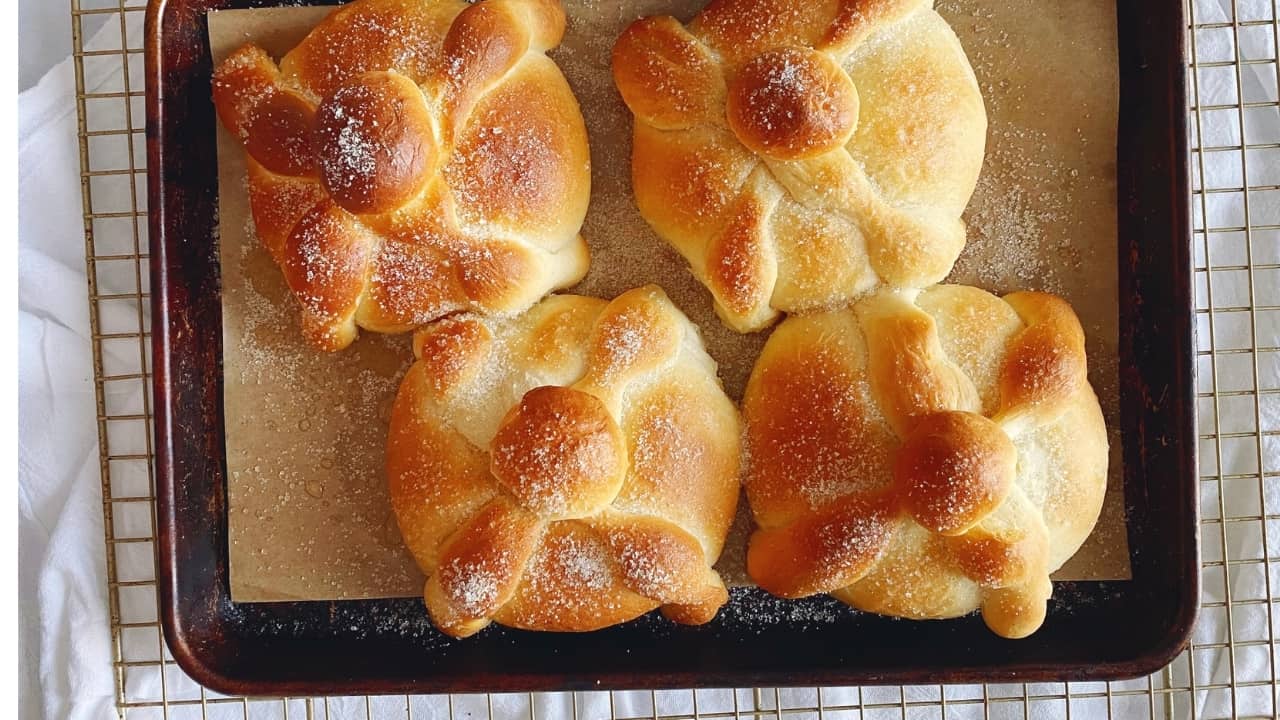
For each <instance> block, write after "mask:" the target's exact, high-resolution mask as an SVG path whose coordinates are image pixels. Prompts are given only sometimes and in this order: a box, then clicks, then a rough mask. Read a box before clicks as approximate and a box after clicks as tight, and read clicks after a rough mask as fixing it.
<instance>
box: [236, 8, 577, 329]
mask: <svg viewBox="0 0 1280 720" xmlns="http://www.w3.org/2000/svg"><path fill="white" fill-rule="evenodd" d="M563 34H564V12H563V10H562V9H561V7H560V4H559V2H558V0H483V1H482V2H478V3H476V4H474V5H467V4H465V3H463V2H460V1H459V0H356V2H353V3H351V4H349V5H346V6H344V7H342V8H340V9H338V10H336V11H334V12H333V13H332V14H331V15H329V16H328V17H327V18H325V19H324V20H323V21H322V22H321V23H320V24H319V25H317V26H316V28H315V29H314V30H312V32H311V33H310V34H309V35H308V36H307V37H306V38H305V39H304V40H303V41H302V42H301V43H300V44H299V45H298V46H297V47H296V48H294V49H293V50H291V51H290V52H289V53H288V54H287V55H285V56H284V58H283V59H282V60H281V61H280V64H279V65H278V66H277V64H276V63H275V61H274V60H272V58H271V57H270V56H268V55H267V54H266V52H264V51H263V50H262V49H261V48H258V47H256V46H253V45H246V46H244V47H242V48H240V49H239V50H237V51H236V52H235V53H233V54H232V55H231V56H230V57H228V58H227V59H226V60H224V61H223V62H222V63H221V64H220V65H219V66H218V67H217V69H216V70H215V71H214V82H213V99H214V105H215V106H216V108H217V111H218V116H219V118H220V119H221V120H222V123H223V125H224V126H226V128H227V129H228V130H229V131H231V133H232V134H233V135H235V136H236V138H237V139H238V140H239V141H240V142H241V143H243V145H244V147H245V150H246V152H247V154H248V168H249V170H248V184H249V200H250V207H251V210H252V213H253V218H254V225H255V227H256V229H257V233H258V236H259V238H260V239H261V240H262V243H263V245H264V246H265V247H266V248H267V250H268V251H269V252H270V253H271V256H272V257H273V258H274V259H275V261H276V262H277V264H279V265H280V266H281V268H282V269H283V271H284V276H285V280H286V282H287V283H288V285H289V288H290V289H291V290H292V291H293V294H294V296H295V297H296V298H297V299H298V300H299V302H300V303H301V305H302V315H303V322H302V325H303V331H304V333H305V334H306V336H307V338H308V339H309V340H310V341H311V342H312V343H313V344H315V345H316V346H318V347H320V348H322V349H325V350H338V349H341V348H343V347H346V346H347V345H349V344H350V343H351V342H352V341H353V340H354V339H355V337H356V334H357V328H365V329H368V330H374V331H377V332H403V331H406V330H410V329H412V328H415V327H417V326H420V325H422V324H424V323H426V322H430V321H432V320H435V319H438V318H440V317H443V316H445V315H447V314H450V313H453V312H457V311H460V310H467V311H472V312H481V313H489V314H511V313H516V312H520V311H523V310H525V309H526V308H528V307H529V306H531V305H532V304H533V303H534V302H536V301H537V300H538V298H540V297H542V296H543V295H545V294H546V293H548V292H550V291H552V290H555V289H557V288H563V287H567V286H569V285H572V284H573V283H575V282H577V281H578V280H580V279H581V278H582V276H583V274H585V273H586V269H587V264H588V257H587V248H586V244H585V243H584V241H583V240H582V238H581V237H579V236H578V230H579V228H580V227H581V226H582V220H583V218H584V217H585V215H586V209H587V198H588V194H589V192H590V167H589V156H588V152H587V139H586V128H585V126H584V124H583V120H582V115H581V112H580V110H579V108H578V104H577V101H576V100H575V99H574V97H573V94H572V92H571V91H570V90H569V86H568V84H567V83H566V82H565V80H564V77H563V76H562V75H561V74H560V71H559V70H558V69H557V68H556V66H555V63H553V62H552V61H551V60H550V59H548V58H547V57H546V55H545V54H544V53H545V51H546V50H548V49H550V48H552V47H554V46H555V45H556V44H557V43H559V42H560V38H561V36H562V35H563Z"/></svg>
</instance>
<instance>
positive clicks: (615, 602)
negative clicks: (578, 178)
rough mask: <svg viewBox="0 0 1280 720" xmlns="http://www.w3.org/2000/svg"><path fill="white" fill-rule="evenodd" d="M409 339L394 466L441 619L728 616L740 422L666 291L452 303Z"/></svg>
mask: <svg viewBox="0 0 1280 720" xmlns="http://www.w3.org/2000/svg"><path fill="white" fill-rule="evenodd" d="M414 352H415V354H416V355H417V358H418V360H417V362H416V363H414V364H413V366H412V367H411V368H410V369H409V371H408V374H407V375H406V376H405V378H404V381H403V383H402V384H401V386H400V392H399V394H398V396H397V397H396V402H395V405H394V407H393V409H392V415H391V429H390V435H389V439H388V442H387V473H388V476H389V480H390V493H391V504H392V507H393V509H394V511H395V515H396V518H397V521H398V522H399V525H400V530H401V533H402V535H403V536H404V540H405V543H406V545H407V546H408V548H409V550H410V551H411V552H412V553H413V556H414V558H415V559H416V560H417V562H418V564H419V565H420V566H421V567H422V570H423V572H424V573H425V574H426V575H427V578H428V579H427V583H426V588H425V591H424V595H425V598H426V605H427V610H428V612H429V613H430V615H431V618H432V621H433V622H435V624H436V625H437V626H438V627H439V628H440V629H441V630H442V631H444V632H446V633H448V634H450V635H454V636H457V637H463V636H467V635H471V634H473V633H475V632H477V631H478V630H480V629H481V628H483V627H484V626H486V625H487V624H489V623H490V622H491V621H496V622H498V623H501V624H503V625H508V626H512V627H518V628H525V629H531V630H556V631H582V630H593V629H596V628H601V627H605V626H608V625H613V624H616V623H620V622H623V621H626V620H630V619H632V618H634V617H637V616H639V615H641V614H643V613H646V612H648V611H650V610H653V609H654V608H657V607H662V609H663V612H664V613H665V614H666V615H667V616H668V617H669V618H671V619H672V620H675V621H677V622H681V623H693V624H697V623H704V622H707V621H709V620H710V619H711V618H712V617H714V616H715V614H716V612H717V611H718V610H719V608H720V606H721V605H723V604H724V602H725V601H726V600H727V599H728V595H727V591H726V589H725V586H724V583H723V582H722V580H721V579H720V577H719V575H718V574H717V573H716V572H715V570H713V569H712V564H713V563H714V562H715V560H716V558H717V557H718V556H719V554H720V551H721V549H722V547H723V545H724V542H725V537H726V535H727V534H728V531H729V525H730V523H731V522H732V519H733V515H734V509H735V507H736V505H737V498H738V488H739V466H740V444H741V443H740V437H739V436H740V423H739V419H738V414H737V410H736V409H735V408H734V406H733V403H732V402H730V400H729V399H728V398H727V397H726V396H725V394H724V391H723V390H722V389H721V387H720V383H719V380H718V379H717V378H716V366H715V363H714V361H712V360H711V358H710V356H708V355H707V353H706V352H705V351H704V350H703V348H702V344H701V340H700V337H699V335H698V331H697V328H696V327H694V325H693V324H692V323H690V322H689V320H688V319H686V318H685V317H684V315H683V314H682V313H681V312H680V311H679V310H677V309H676V307H675V306H674V305H672V304H671V301H670V300H668V299H667V297H666V295H665V294H664V293H663V292H662V290H660V289H658V288H657V287H653V286H649V287H644V288H639V289H636V290H631V291H629V292H627V293H624V294H623V295H621V296H619V297H618V298H617V299H615V300H613V301H612V302H606V301H604V300H598V299H596V298H589V297H582V296H574V295H553V296H551V297H548V298H546V299H544V300H543V301H542V302H540V303H538V304H537V305H535V306H534V307H533V308H532V309H530V310H529V311H528V312H527V313H524V314H522V315H520V316H518V317H516V318H510V319H502V318H493V317H484V316H480V315H474V314H463V315H458V316H454V317H451V318H447V319H444V320H440V321H438V322H436V323H433V324H430V325H427V326H425V327H424V328H422V329H421V330H419V331H418V333H417V334H416V335H415V337H414Z"/></svg>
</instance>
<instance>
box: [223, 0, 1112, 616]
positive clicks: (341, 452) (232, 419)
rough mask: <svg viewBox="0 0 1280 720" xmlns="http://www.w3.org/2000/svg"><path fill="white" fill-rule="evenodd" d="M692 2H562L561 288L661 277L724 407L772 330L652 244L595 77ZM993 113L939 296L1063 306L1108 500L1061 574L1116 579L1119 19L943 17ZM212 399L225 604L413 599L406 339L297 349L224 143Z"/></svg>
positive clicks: (609, 92)
mask: <svg viewBox="0 0 1280 720" xmlns="http://www.w3.org/2000/svg"><path fill="white" fill-rule="evenodd" d="M702 4H703V0H692V1H690V0H665V1H664V0H632V1H624V0H618V1H616V2H608V1H607V0H566V1H565V6H566V10H567V12H568V15H569V29H568V32H567V35H566V37H565V41H564V43H563V44H562V46H561V47H560V48H558V49H557V50H555V51H554V52H553V53H552V55H553V57H554V58H555V59H556V60H557V62H559V63H560V66H561V68H562V69H563V70H564V72H565V75H566V76H567V77H568V79H569V82H570V84H571V85H572V86H573V89H574V91H575V92H576V93H577V95H578V99H579V101H580V103H581V104H582V109H583V113H584V115H585V117H586V121H587V128H588V130H589V132H590V141H591V157H592V165H593V167H592V199H591V207H590V211H589V213H588V215H587V220H586V224H585V226H584V228H583V235H584V236H585V237H586V238H587V240H588V242H589V243H590V246H591V252H592V267H591V271H590V273H589V274H588V276H587V278H586V279H585V280H584V281H583V282H582V284H581V285H579V286H578V287H576V288H574V289H573V291H574V292H579V293H584V294H590V295H598V296H602V297H612V296H614V295H616V294H618V293H620V292H622V291H624V290H627V289H629V288H632V287H635V286H637V285H640V284H643V283H648V282H656V283H658V284H660V285H661V286H662V287H663V288H665V289H666V291H667V293H668V294H669V295H670V296H671V298H672V300H673V301H675V303H676V304H677V305H678V306H679V307H680V308H682V309H683V310H684V311H685V312H686V313H687V314H688V315H689V316H690V318H692V319H693V320H694V322H696V323H697V324H698V325H699V326H700V327H701V328H702V332H703V336H704V339H705V340H706V343H707V346H708V349H709V350H710V352H711V354H712V355H713V356H714V357H715V358H716V360H717V361H718V362H719V363H720V373H721V377H722V378H723V379H724V382H725V387H726V389H727V390H728V392H729V393H730V395H731V396H732V397H733V398H734V399H735V400H737V399H740V398H741V394H742V389H743V386H744V385H745V383H746V379H747V376H748V374H749V373H750V371H751V364H752V362H753V361H754V359H755V357H756V355H757V354H758V352H759V350H760V348H761V347H762V346H763V344H764V341H765V339H766V338H767V333H758V334H755V335H747V336H743V335H738V334H737V333H734V332H732V331H730V330H728V329H727V328H726V327H724V326H723V325H722V324H721V323H720V322H719V320H718V319H717V318H716V317H715V314H714V312H713V311H712V308H711V303H710V299H709V296H708V293H707V292H706V291H705V290H704V289H703V288H702V287H701V285H699V284H698V283H697V281H695V280H694V279H693V276H692V275H691V274H690V273H689V272H688V270H687V269H686V268H685V264H684V262H683V261H682V260H681V259H680V258H679V257H678V256H677V255H676V254H675V252H674V251H672V250H670V249H668V248H667V246H666V245H665V244H663V243H662V242H661V241H660V240H658V238H657V237H656V236H655V235H654V234H653V233H652V231H650V230H649V228H648V226H647V225H646V224H645V222H644V220H643V219H642V218H641V217H640V215H639V213H638V212H637V211H636V209H635V205H634V202H633V201H632V196H631V189H630V167H629V162H630V132H631V117H630V114H629V113H628V112H627V110H626V108H625V106H623V104H622V101H621V99H620V98H619V97H618V95H617V92H616V91H615V90H614V87H613V81H612V78H611V76H610V73H609V53H610V50H611V48H612V46H613V40H614V38H616V37H617V35H618V33H619V32H620V31H621V30H622V28H623V27H625V26H626V25H627V24H628V23H630V22H631V21H632V20H634V19H635V18H637V17H640V16H643V15H650V14H662V13H666V14H674V15H676V16H678V17H680V18H681V19H688V18H690V17H692V15H693V14H694V13H695V12H696V11H697V9H698V8H699V7H701V5H702ZM938 9H939V11H940V12H941V13H942V14H943V15H944V16H945V17H946V18H947V19H948V20H949V21H950V22H951V24H952V26H953V27H954V28H955V30H956V33H957V34H958V35H959V36H960V39H961V42H962V43H963V44H964V46H965V49H966V51H967V52H968V54H969V58H970V61H971V62H972V63H973V66H974V70H975V72H976V73H977V76H978V80H979V82H980V83H981V85H982V89H983V94H984V97H985V100H986V103H987V112H988V115H989V118H990V129H989V131H988V139H987V158H986V166H985V168H984V173H983V176H982V179H981V180H980V182H979V185H978V190H977V192H976V193H975V196H974V199H973V202H972V203H971V205H970V208H969V211H968V213H967V220H968V222H969V235H970V237H969V246H968V248H967V249H966V250H965V254H964V256H963V257H962V258H961V260H960V262H959V263H958V265H957V267H956V270H955V272H953V273H952V276H951V278H950V281H953V282H961V283H968V284H974V285H978V286H980V287H983V288H985V289H987V290H990V291H992V292H997V293H1004V292H1010V291H1012V290H1017V289H1042V290H1048V291H1051V292H1056V293H1058V294H1061V295H1062V296H1064V297H1065V298H1067V299H1068V300H1069V301H1070V302H1071V303H1072V304H1073V305H1074V306H1075V308H1076V311H1077V312H1078V313H1079V315H1080V318H1081V321H1082V323H1083V324H1084V327H1085V333H1086V335H1087V337H1088V350H1089V360H1090V380H1091V381H1092V382H1093V385H1094V388H1095V389H1096V390H1097V392H1098V395H1099V398H1100V399H1101V402H1102V407H1103V412H1104V415H1105V417H1106V419H1107V424H1108V427H1109V429H1110V435H1111V446H1112V454H1111V476H1110V492H1109V493H1108V497H1107V501H1106V504H1105V507H1104V509H1103V514H1102V518H1101V520H1100V522H1099V524H1098V527H1097V529H1096V530H1095V531H1094V533H1093V535H1092V536H1091V538H1090V539H1089V541H1088V542H1087V543H1086V544H1085V546H1084V547H1083V548H1082V549H1081V551H1080V552H1079V553H1078V554H1077V555H1076V557H1075V558H1073V559H1072V560H1071V561H1070V562H1068V564H1067V565H1066V566H1065V567H1064V568H1063V569H1062V570H1061V571H1060V572H1059V573H1058V574H1057V575H1056V576H1055V577H1057V578H1059V579H1099V580H1101V579H1119V578H1127V577H1129V552H1128V546H1127V539H1126V534H1125V532H1124V511H1123V495H1122V493H1121V479H1120V478H1121V466H1120V462H1121V455H1120V443H1119V433H1118V428H1119V412H1118V381H1117V377H1118V376H1117V361H1116V352H1117V350H1116V348H1117V317H1116V316H1117V305H1116V303H1117V299H1116V281H1117V278H1116V199H1115V195H1116V188H1115V174H1116V170H1115V133H1116V115H1117V105H1118V100H1117V76H1116V74H1117V64H1118V63H1117V55H1116V52H1117V51H1116V37H1115V6H1114V3H1113V2H1108V1H1107V0H1062V1H1060V2H1037V3H1027V2H1023V1H1022V0H996V1H994V2H992V1H990V0H987V1H983V0H944V1H943V2H940V3H939V4H938ZM329 11H330V9H329V8H310V7H287V8H279V9H260V10H234V11H221V12H216V13H210V15H209V36H210V44H211V48H212V53H213V58H214V62H215V63H216V62H218V61H219V60H221V59H222V58H223V57H225V56H226V55H227V54H228V53H230V52H231V51H232V50H234V49H235V48H236V47H238V46H239V45H241V44H243V43H245V42H249V41H253V42H256V43H258V44H259V45H261V46H262V47H264V48H265V49H266V50H267V51H268V52H270V53H272V54H273V55H274V56H276V57H277V58H278V57H279V56H281V55H283V54H284V53H285V52H287V51H288V50H289V49H290V48H291V47H293V45H295V44H296V43H297V42H298V41H299V40H300V39H301V38H302V37H303V36H305V34H306V33H307V31H308V30H309V29H310V28H311V27H312V26H314V25H315V23H316V22H318V21H319V20H320V19H321V18H322V17H324V15H325V14H326V13H328V12H329ZM218 165H219V174H218V180H219V202H220V213H221V216H220V222H221V252H222V293H223V295H222V303H223V340H224V345H223V347H224V362H223V366H224V372H225V385H224V388H225V389H224V403H225V408H226V418H227V421H226V422H227V427H226V439H227V466H228V471H229V478H228V483H229V494H230V498H229V500H230V502H229V508H230V518H229V529H230V554H231V557H230V563H231V593H232V598H233V599H234V600H236V601H241V602H250V601H272V600H299V599H307V600H325V599H335V598H364V597H398V596H410V595H417V594H419V593H420V592H421V590H422V576H421V573H419V571H418V569H417V567H416V566H415V565H414V563H413V561H412V559H411V558H410V557H409V555H408V553H407V552H406V551H405V550H404V549H403V547H402V545H401V542H400V537H399V532H398V530H397V528H396V525H395V521H394V519H393V517H392V515H391V512H390V508H389V506H388V503H387V497H386V490H385V479H384V476H383V459H382V455H383V449H384V442H385V432H386V423H387V418H388V412H389V409H390V405H391V401H392V398H393V397H394V395H395V390H396V387H397V383H398V381H399V377H400V375H401V374H402V373H403V371H404V370H405V368H407V366H408V363H409V362H410V361H411V360H412V352H411V349H410V345H409V336H407V335H405V336H398V337H394V336H393V337H387V336H379V335H376V334H374V333H367V332H366V333H362V335H361V337H360V339H359V340H358V341H357V342H356V343H355V344H354V345H353V346H352V347H351V348H349V349H348V350H346V351H344V352H341V353H337V354H324V353H319V352H316V351H314V350H312V349H310V348H309V347H307V346H306V345H305V344H304V342H303V341H302V337H301V335H300V333H299V331H298V321H297V308H296V306H295V305H294V303H293V301H292V299H291V298H290V297H289V295H288V293H287V291H286V289H285V287H284V283H283V280H282V279H281V278H280V274H279V271H278V270H277V269H276V267H275V266H274V264H273V263H272V262H271V260H270V258H269V257H268V255H267V253H266V252H265V251H264V250H263V249H262V248H261V247H260V246H259V245H258V244H257V241H256V240H255V239H254V236H253V227H252V222H251V220H250V217H249V211H248V203H247V198H246V193H245V181H244V159H243V155H242V150H241V148H240V146H239V144H238V143H236V142H235V140H234V139H233V138H232V137H231V136H230V135H229V134H227V133H226V131H225V130H224V129H222V128H221V127H219V129H218ZM748 525H749V523H748V522H747V521H746V518H745V515H744V514H743V513H741V512H740V514H739V521H738V523H737V524H736V526H735V530H734V533H733V535H732V536H731V538H730V541H729V545H728V547H727V548H726V550H725V554H724V556H723V557H722V558H721V561H720V568H721V570H722V572H723V573H724V574H725V575H726V579H727V580H729V581H730V582H731V583H741V582H742V578H743V574H742V571H741V564H742V554H743V546H744V543H745V535H746V531H747V529H748Z"/></svg>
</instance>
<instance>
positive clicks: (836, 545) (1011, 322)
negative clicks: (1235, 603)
mask: <svg viewBox="0 0 1280 720" xmlns="http://www.w3.org/2000/svg"><path fill="white" fill-rule="evenodd" d="M743 418H744V422H745V424H746V429H747V443H748V449H749V452H748V456H749V458H750V460H749V465H748V468H747V471H746V474H745V478H746V479H745V486H746V491H747V499H748V500H749V502H750V504H751V510H752V513H753V514H754V516H755V519H756V522H757V524H758V525H759V529H758V530H757V531H756V532H755V533H754V534H753V536H752V538H751V540H750V545H749V548H748V553H747V556H748V559H747V572H748V574H749V575H750V576H751V577H752V579H753V580H755V581H756V582H757V583H758V584H759V585H760V586H761V587H763V588H764V589H765V590H768V591H769V592H771V593H774V594H776V595H779V596H782V597H789V598H794V597H804V596H807V595H813V594H816V593H830V594H832V595H834V596H835V597H837V598H839V599H840V600H843V601H844V602H846V603H848V604H850V605H852V606H854V607H856V608H859V609H861V610H866V611H870V612H876V613H882V614H886V615H895V616H900V617H907V618H915V619H932V618H949V617H957V616H960V615H965V614H967V613H970V612H972V611H974V610H977V609H981V610H982V616H983V618H984V620H985V621H986V623H987V625H988V626H989V627H990V628H991V629H992V630H993V631H994V632H996V633H998V634H1000V635H1002V636H1005V637H1011V638H1016V637H1024V636H1026V635H1028V634H1030V633H1032V632H1034V631H1035V630H1036V629H1037V628H1038V627H1039V626H1040V624H1041V623H1042V622H1043V621H1044V617H1045V612H1046V603H1047V601H1048V599H1049V596H1050V593H1051V592H1052V584H1051V583H1050V580H1049V575H1050V573H1052V572H1053V571H1055V570H1057V569H1058V567H1059V566H1061V565H1062V563H1064V562H1065V561H1066V560H1067V559H1068V558H1070V557H1071V556H1072V555H1073V554H1074V553H1075V552H1076V550H1077V549H1078V548H1079V547H1080V545H1081V543H1083V542H1084V540H1085V538H1086V537H1087V536H1088V535H1089V532H1090V531H1091V530H1092V529H1093V526H1094V524H1095V523H1096V522H1097V519H1098V514H1099V512H1100V511H1101V508H1102V499H1103V494H1104V492H1105V490H1106V482H1107V459H1108V458H1107V436H1106V428H1105V426H1104V425H1103V419H1102V412H1101V410H1100V408H1099V406H1098V400H1097V397H1096V396H1095V395H1094V393H1093V390H1092V388H1091V387H1090V386H1089V383H1088V381H1087V379H1086V377H1085V355H1084V335H1083V333H1082V331H1081V328H1080V323H1079V321H1078V320H1077V319H1076V316H1075V314H1074V312H1072V310H1071V308H1070V306H1068V305H1067V304H1066V303H1065V302H1064V301H1062V300H1061V299H1059V298H1057V297H1054V296H1052V295H1046V294H1043V293H1034V292H1017V293H1012V294H1010V295H1007V296H1005V297H1004V298H998V297H996V296H994V295H991V294H989V293H987V292H985V291H983V290H979V289H977V288H972V287H965V286H960V285H937V286H934V287H931V288H928V289H926V290H920V291H915V290H911V291H893V290H880V291H878V292H876V293H873V294H872V295H870V296H868V297H867V298H865V299H863V300H861V301H859V302H857V303H855V304H853V305H852V306H850V307H849V308H847V309H843V310H839V311H834V312H827V313H819V314H813V315H806V316H795V317H791V318H788V319H787V320H786V321H785V322H783V323H782V324H781V325H780V326H779V327H778V328H777V330H775V331H774V333H773V335H772V336H771V337H770V338H769V341H768V342H767V343H766V344H765V347H764V350H763V352H762V353H761V356H760V358H759V360H758V361H757V363H756V366H755V368H754V370H753V371H752V375H751V379H750V381H749V382H748V384H747V390H746V395H745V397H744V399H743Z"/></svg>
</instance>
